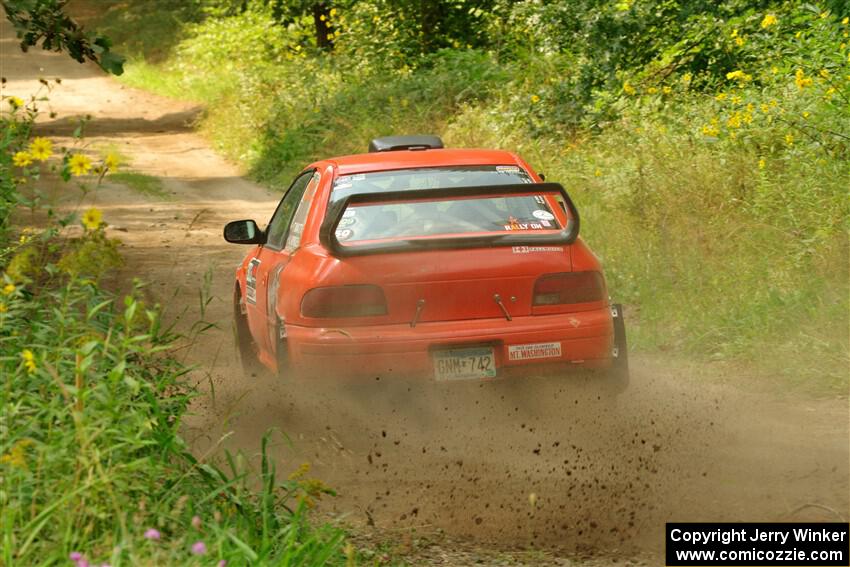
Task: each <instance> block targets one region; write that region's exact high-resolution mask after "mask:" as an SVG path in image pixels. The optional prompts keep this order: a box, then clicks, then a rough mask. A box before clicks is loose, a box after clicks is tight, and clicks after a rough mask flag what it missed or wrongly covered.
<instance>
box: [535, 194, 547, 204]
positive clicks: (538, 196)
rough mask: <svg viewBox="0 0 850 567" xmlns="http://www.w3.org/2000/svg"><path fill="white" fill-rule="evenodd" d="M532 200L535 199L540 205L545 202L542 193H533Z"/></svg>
mask: <svg viewBox="0 0 850 567" xmlns="http://www.w3.org/2000/svg"><path fill="white" fill-rule="evenodd" d="M534 201H535V202H536V203H538V204H540V205H545V204H546V199H544V198H543V195H535V196H534Z"/></svg>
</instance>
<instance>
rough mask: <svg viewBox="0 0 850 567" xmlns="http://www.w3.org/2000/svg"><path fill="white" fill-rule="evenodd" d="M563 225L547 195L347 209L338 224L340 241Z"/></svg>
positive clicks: (430, 200)
mask: <svg viewBox="0 0 850 567" xmlns="http://www.w3.org/2000/svg"><path fill="white" fill-rule="evenodd" d="M561 228H562V227H561V224H560V222H559V221H558V219H557V217H556V216H555V215H554V214H553V213H552V209H551V208H550V207H549V204H548V203H547V200H546V199H545V198H544V197H543V196H542V195H533V194H530V195H510V196H503V197H500V196H486V197H465V198H444V199H427V200H422V199H419V200H415V201H401V202H398V201H396V202H388V203H376V204H355V205H350V206H349V207H348V208H346V210H345V212H344V213H343V215H342V218H341V219H340V222H339V224H338V225H337V230H336V238H337V241H339V242H340V244H343V245H346V244H352V243H356V242H360V241H366V240H384V239H398V238H402V239H407V238H418V237H434V236H448V235H468V234H492V233H502V234H504V233H506V232H513V231H520V232H528V231H532V232H538V231H546V230H550V231H557V230H560V229H561Z"/></svg>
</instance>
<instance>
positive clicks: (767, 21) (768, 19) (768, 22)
mask: <svg viewBox="0 0 850 567" xmlns="http://www.w3.org/2000/svg"><path fill="white" fill-rule="evenodd" d="M777 21H778V20H777V19H776V16H774V15H773V14H767V15H765V17H764V19H763V20H762V21H761V27H762V28H764V29H767V28H769V27H770V26H774V25H776V22H777Z"/></svg>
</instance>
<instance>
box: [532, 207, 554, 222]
mask: <svg viewBox="0 0 850 567" xmlns="http://www.w3.org/2000/svg"><path fill="white" fill-rule="evenodd" d="M531 214H532V215H534V217H535V218H538V219H540V220H545V221H550V220H553V219H554V218H555V215H553V214H552V213H550V212H549V211H542V210H539V209H538V210H536V211H534V212H533V213H531Z"/></svg>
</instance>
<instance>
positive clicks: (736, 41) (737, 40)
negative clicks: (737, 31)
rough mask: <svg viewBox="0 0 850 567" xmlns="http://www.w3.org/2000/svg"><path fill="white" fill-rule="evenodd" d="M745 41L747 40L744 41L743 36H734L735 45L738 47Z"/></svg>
mask: <svg viewBox="0 0 850 567" xmlns="http://www.w3.org/2000/svg"><path fill="white" fill-rule="evenodd" d="M746 42H747V41H746V40H745V39H744V38H743V37H740V36H739V37H736V38H735V45H737V46H738V47H741V46H742V45H744V44H745V43H746Z"/></svg>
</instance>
